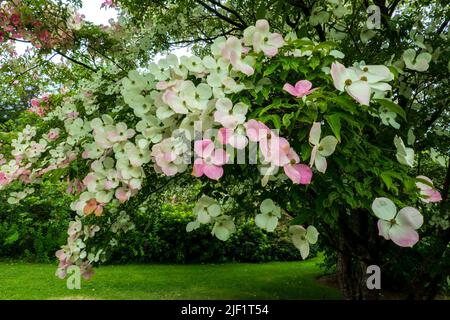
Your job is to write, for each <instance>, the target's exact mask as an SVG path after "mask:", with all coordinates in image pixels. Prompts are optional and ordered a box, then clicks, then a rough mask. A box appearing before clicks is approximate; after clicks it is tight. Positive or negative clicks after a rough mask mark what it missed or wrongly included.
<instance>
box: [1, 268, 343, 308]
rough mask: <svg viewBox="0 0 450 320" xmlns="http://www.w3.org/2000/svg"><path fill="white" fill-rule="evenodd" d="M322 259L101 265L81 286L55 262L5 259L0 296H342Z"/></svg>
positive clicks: (5, 297) (207, 297) (65, 297)
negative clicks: (58, 273)
mask: <svg viewBox="0 0 450 320" xmlns="http://www.w3.org/2000/svg"><path fill="white" fill-rule="evenodd" d="M317 261H318V260H316V259H312V260H308V261H302V262H272V263H263V264H248V263H230V264H218V265H213V264H208V265H120V266H102V267H100V268H98V269H97V270H96V275H95V276H94V278H93V279H92V280H90V281H82V283H81V289H80V290H69V289H67V287H66V282H65V281H64V280H59V279H58V278H57V277H55V276H54V272H55V266H53V265H48V264H27V263H6V262H0V299H127V300H131V299H199V300H205V299H339V298H340V294H339V292H338V290H336V289H335V288H331V287H328V286H326V285H324V284H322V283H320V282H319V281H317V277H318V276H319V275H320V270H319V268H318V267H317Z"/></svg>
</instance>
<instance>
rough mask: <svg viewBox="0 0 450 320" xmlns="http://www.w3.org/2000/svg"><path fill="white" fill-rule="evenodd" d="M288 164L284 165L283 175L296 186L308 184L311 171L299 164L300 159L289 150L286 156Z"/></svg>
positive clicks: (304, 165)
mask: <svg viewBox="0 0 450 320" xmlns="http://www.w3.org/2000/svg"><path fill="white" fill-rule="evenodd" d="M287 157H288V159H289V163H288V164H286V165H284V167H283V169H284V173H285V174H286V175H287V176H288V177H289V179H291V180H292V182H293V183H296V184H310V183H311V178H312V175H313V173H312V170H311V168H310V167H308V166H307V165H306V164H302V163H299V162H300V157H299V156H298V154H297V153H296V152H295V151H294V150H293V149H290V150H289V153H288V155H287Z"/></svg>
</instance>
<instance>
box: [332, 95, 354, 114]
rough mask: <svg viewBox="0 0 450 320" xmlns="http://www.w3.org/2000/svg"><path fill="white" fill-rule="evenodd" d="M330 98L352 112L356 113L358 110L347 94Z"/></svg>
mask: <svg viewBox="0 0 450 320" xmlns="http://www.w3.org/2000/svg"><path fill="white" fill-rule="evenodd" d="M330 100H331V101H333V102H335V103H336V104H338V105H339V106H341V107H343V109H345V110H346V111H349V112H350V113H354V112H355V111H356V108H357V107H356V104H355V103H354V102H353V101H351V100H349V99H348V98H346V97H345V96H337V97H333V98H331V99H330Z"/></svg>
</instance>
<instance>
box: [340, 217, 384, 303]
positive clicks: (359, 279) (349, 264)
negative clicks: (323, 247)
mask: <svg viewBox="0 0 450 320" xmlns="http://www.w3.org/2000/svg"><path fill="white" fill-rule="evenodd" d="M340 226H341V227H340V228H339V238H338V243H337V246H338V251H337V261H336V272H337V278H338V283H339V288H340V290H341V292H342V295H343V296H344V299H347V300H375V299H377V298H378V296H379V291H378V290H375V289H373V290H370V289H369V288H368V287H367V278H368V276H369V275H368V274H367V267H368V266H369V265H373V264H375V265H376V264H377V263H376V260H377V257H376V255H373V254H371V253H370V252H369V247H370V242H371V241H372V240H374V239H373V234H372V232H370V228H371V227H373V226H370V223H369V220H368V216H367V213H365V212H354V213H353V214H352V215H347V214H345V215H343V216H341V217H340Z"/></svg>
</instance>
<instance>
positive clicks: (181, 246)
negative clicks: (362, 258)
mask: <svg viewBox="0 0 450 320" xmlns="http://www.w3.org/2000/svg"><path fill="white" fill-rule="evenodd" d="M0 200H1V201H0V258H1V259H15V260H24V261H30V262H46V263H48V262H54V261H55V257H54V254H55V251H56V250H58V249H59V247H60V246H61V245H62V244H65V243H66V238H67V233H66V230H67V224H68V221H70V220H71V219H70V216H73V215H74V213H73V212H72V211H70V210H67V208H68V204H69V203H70V201H72V198H71V196H69V195H67V194H66V193H65V186H64V184H63V183H56V184H46V185H43V186H41V187H40V188H39V189H38V190H36V191H35V193H33V194H32V195H30V196H28V197H27V198H25V199H24V200H22V201H21V202H20V203H19V204H16V205H11V204H8V202H7V199H6V198H2V199H0ZM185 203H189V201H182V203H177V204H172V203H170V201H167V203H162V204H161V203H158V204H155V206H154V207H153V208H151V209H148V210H147V211H145V212H142V211H140V210H135V212H131V213H130V216H131V219H132V220H133V222H134V224H135V226H136V227H135V229H134V230H132V231H130V232H128V233H127V234H125V235H124V237H123V238H122V239H120V240H119V241H118V245H117V247H115V250H113V252H112V257H111V260H110V261H111V263H133V262H137V263H220V262H231V261H236V262H237V261H239V262H266V261H290V260H299V259H301V258H300V254H299V252H298V250H297V249H296V248H295V247H294V246H293V245H292V243H291V242H290V240H289V239H288V238H287V231H286V227H283V225H282V228H277V230H276V231H275V232H273V233H268V232H265V231H263V230H261V229H260V228H258V227H257V226H256V225H255V224H254V221H253V220H249V221H246V222H245V223H240V224H238V225H239V227H238V229H237V230H236V232H235V233H234V234H233V235H232V236H231V238H230V239H229V240H228V241H226V242H222V241H220V240H218V239H217V238H216V237H214V236H212V235H211V226H210V225H204V226H202V227H201V228H199V229H197V230H195V231H193V232H186V225H187V223H188V222H189V221H192V220H193V214H192V205H188V204H185ZM313 255H314V253H312V256H313Z"/></svg>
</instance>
